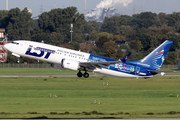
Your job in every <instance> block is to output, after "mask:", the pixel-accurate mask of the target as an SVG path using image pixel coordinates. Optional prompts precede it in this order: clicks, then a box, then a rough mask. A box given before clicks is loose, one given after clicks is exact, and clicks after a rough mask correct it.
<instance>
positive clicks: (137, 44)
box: [130, 40, 143, 52]
mask: <svg viewBox="0 0 180 120" xmlns="http://www.w3.org/2000/svg"><path fill="white" fill-rule="evenodd" d="M130 47H131V49H134V50H136V51H137V52H139V51H140V50H141V49H142V48H143V46H142V44H141V41H139V40H133V41H131V43H130Z"/></svg>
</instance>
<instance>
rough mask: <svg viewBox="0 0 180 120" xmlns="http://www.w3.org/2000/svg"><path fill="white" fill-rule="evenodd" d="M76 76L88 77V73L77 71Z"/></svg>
mask: <svg viewBox="0 0 180 120" xmlns="http://www.w3.org/2000/svg"><path fill="white" fill-rule="evenodd" d="M77 76H78V77H82V76H84V78H88V77H89V73H87V72H85V73H84V74H82V72H81V71H79V72H78V73H77Z"/></svg>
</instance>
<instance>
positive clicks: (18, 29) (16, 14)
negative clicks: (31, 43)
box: [7, 8, 32, 40]
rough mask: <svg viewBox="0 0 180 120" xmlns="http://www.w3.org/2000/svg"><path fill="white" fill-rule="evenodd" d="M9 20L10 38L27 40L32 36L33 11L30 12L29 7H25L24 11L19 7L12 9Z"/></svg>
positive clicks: (8, 30)
mask: <svg viewBox="0 0 180 120" xmlns="http://www.w3.org/2000/svg"><path fill="white" fill-rule="evenodd" d="M7 20H8V21H9V23H8V26H7V32H8V34H9V36H8V37H9V39H10V40H17V39H25V40H27V39H30V38H31V37H30V30H31V26H32V22H30V20H31V13H29V12H28V10H27V8H24V10H22V11H21V10H20V9H19V8H14V9H11V10H10V11H9V12H8V16H7Z"/></svg>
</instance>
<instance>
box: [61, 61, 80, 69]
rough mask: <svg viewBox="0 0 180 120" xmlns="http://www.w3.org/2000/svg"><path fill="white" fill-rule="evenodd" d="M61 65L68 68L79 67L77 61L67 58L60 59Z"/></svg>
mask: <svg viewBox="0 0 180 120" xmlns="http://www.w3.org/2000/svg"><path fill="white" fill-rule="evenodd" d="M61 67H62V68H65V69H69V70H74V71H76V70H78V68H79V62H78V61H74V60H69V59H62V61H61Z"/></svg>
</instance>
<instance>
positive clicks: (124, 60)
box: [121, 52, 131, 63]
mask: <svg viewBox="0 0 180 120" xmlns="http://www.w3.org/2000/svg"><path fill="white" fill-rule="evenodd" d="M130 55H131V52H130V53H129V54H128V55H126V56H125V57H124V58H123V59H122V60H121V61H122V62H123V63H125V62H126V61H127V59H128V57H129V56H130Z"/></svg>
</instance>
